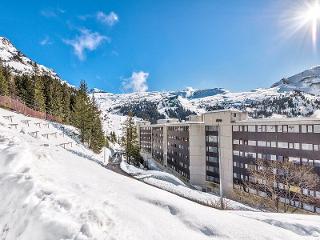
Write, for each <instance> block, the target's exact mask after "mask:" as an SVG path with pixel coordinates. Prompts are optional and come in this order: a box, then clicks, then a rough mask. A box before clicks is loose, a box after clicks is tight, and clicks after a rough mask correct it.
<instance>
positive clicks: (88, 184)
mask: <svg viewBox="0 0 320 240" xmlns="http://www.w3.org/2000/svg"><path fill="white" fill-rule="evenodd" d="M8 115H13V122H14V123H17V124H18V127H17V129H16V128H15V127H12V126H10V125H9V124H11V122H10V120H8V119H5V118H3V116H8ZM26 118H27V117H25V116H23V115H20V114H15V113H12V112H9V111H7V110H2V109H0V202H1V204H0V236H1V239H5V240H16V239H19V240H30V239H39V240H42V239H45V240H56V239H74V240H86V239H92V240H93V239H117V240H122V239H126V240H130V239H139V240H144V239H146V240H150V239H156V240H157V239H166V240H167V239H168V240H169V239H249V240H250V239H319V237H320V224H319V223H320V218H319V216H307V215H285V214H269V213H263V214H262V213H255V212H248V211H221V210H216V209H213V208H209V207H205V206H202V205H199V204H196V203H194V202H191V201H188V200H186V199H184V198H181V197H178V196H176V195H174V194H171V193H168V192H166V191H163V190H161V189H158V188H155V187H152V186H149V185H147V184H145V183H142V182H140V181H137V180H135V179H133V178H129V177H126V176H123V175H120V174H117V173H114V172H112V171H110V170H107V169H106V168H104V167H103V154H100V155H97V154H94V153H92V152H91V151H90V150H88V149H87V148H86V147H85V146H83V145H81V144H80V143H78V140H77V137H76V132H75V129H73V128H72V127H70V126H65V128H66V129H67V131H66V133H67V135H65V136H63V135H62V128H61V127H62V125H56V124H52V123H50V128H49V129H47V128H45V127H44V126H43V125H41V128H39V127H35V124H34V123H35V122H41V123H43V122H45V121H43V120H38V119H32V118H27V119H29V120H31V122H30V127H28V126H27V125H25V124H23V123H21V120H24V119H26ZM10 127H11V128H10ZM34 129H38V130H39V131H40V133H45V132H47V131H49V130H50V131H54V132H57V133H58V136H57V138H55V137H54V136H50V137H49V139H46V138H45V137H43V136H41V135H39V136H38V137H32V136H31V135H30V134H28V132H29V131H31V130H34ZM65 141H72V142H73V143H74V144H73V147H70V146H68V147H66V149H64V148H62V147H61V146H57V145H58V144H59V143H61V142H65Z"/></svg>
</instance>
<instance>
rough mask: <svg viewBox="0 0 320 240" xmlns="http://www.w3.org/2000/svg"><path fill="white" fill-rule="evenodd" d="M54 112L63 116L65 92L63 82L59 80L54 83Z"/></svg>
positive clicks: (58, 115) (57, 115)
mask: <svg viewBox="0 0 320 240" xmlns="http://www.w3.org/2000/svg"><path fill="white" fill-rule="evenodd" d="M52 90H53V91H52V114H53V115H54V116H56V117H60V118H61V119H62V118H63V103H62V101H63V92H62V87H61V83H60V82H59V81H57V80H54V81H53V85H52Z"/></svg>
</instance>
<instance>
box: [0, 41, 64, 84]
mask: <svg viewBox="0 0 320 240" xmlns="http://www.w3.org/2000/svg"><path fill="white" fill-rule="evenodd" d="M0 62H1V63H2V64H3V65H5V66H6V67H8V68H9V69H10V71H11V73H13V74H16V75H22V74H26V75H33V74H35V72H36V71H37V74H38V75H40V76H42V75H47V76H50V77H52V78H56V79H60V77H59V76H58V74H57V73H56V72H55V71H53V70H52V69H50V68H48V67H45V66H43V65H41V64H38V63H37V62H35V61H33V60H31V59H30V58H28V57H27V56H26V55H24V54H23V53H22V52H21V51H19V50H18V49H17V48H16V47H15V46H14V45H13V44H12V43H11V42H10V41H9V40H8V39H7V38H5V37H0ZM60 80H61V79H60Z"/></svg>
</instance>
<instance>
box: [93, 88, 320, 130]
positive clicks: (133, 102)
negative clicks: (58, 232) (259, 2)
mask: <svg viewBox="0 0 320 240" xmlns="http://www.w3.org/2000/svg"><path fill="white" fill-rule="evenodd" d="M188 92H190V89H188V90H186V91H180V92H144V93H128V94H111V93H103V92H99V93H94V96H95V99H96V101H97V103H98V105H99V107H100V109H101V111H102V113H103V115H104V116H105V118H106V120H107V121H108V125H109V126H112V124H113V123H116V122H118V119H119V118H121V117H122V116H123V115H126V114H127V113H128V112H133V114H134V115H135V116H137V117H139V118H142V119H145V120H149V121H151V122H156V120H157V119H160V118H179V119H185V118H186V117H187V116H188V115H190V114H199V113H203V112H206V111H212V110H219V109H229V108H236V109H239V110H246V111H248V112H249V114H250V116H251V117H255V118H259V117H270V116H272V115H273V114H278V115H285V116H287V117H295V116H310V115H312V114H313V113H314V112H315V111H316V110H318V109H320V96H317V95H313V94H309V93H304V92H300V91H283V89H282V88H281V87H272V88H262V89H256V90H253V91H249V92H239V93H235V92H229V91H226V90H221V91H212V90H208V91H205V90H198V91H197V90H193V91H192V92H191V94H189V93H188ZM203 92H205V93H206V94H202V93H203ZM198 93H199V94H198ZM194 96H197V97H194ZM112 119H115V120H116V122H113V121H112Z"/></svg>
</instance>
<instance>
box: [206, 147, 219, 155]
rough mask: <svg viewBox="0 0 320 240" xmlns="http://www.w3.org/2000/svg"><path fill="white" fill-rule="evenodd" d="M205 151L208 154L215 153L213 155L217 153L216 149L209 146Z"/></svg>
mask: <svg viewBox="0 0 320 240" xmlns="http://www.w3.org/2000/svg"><path fill="white" fill-rule="evenodd" d="M207 150H208V152H215V153H217V152H218V148H217V147H212V146H209V147H208V149H207Z"/></svg>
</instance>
